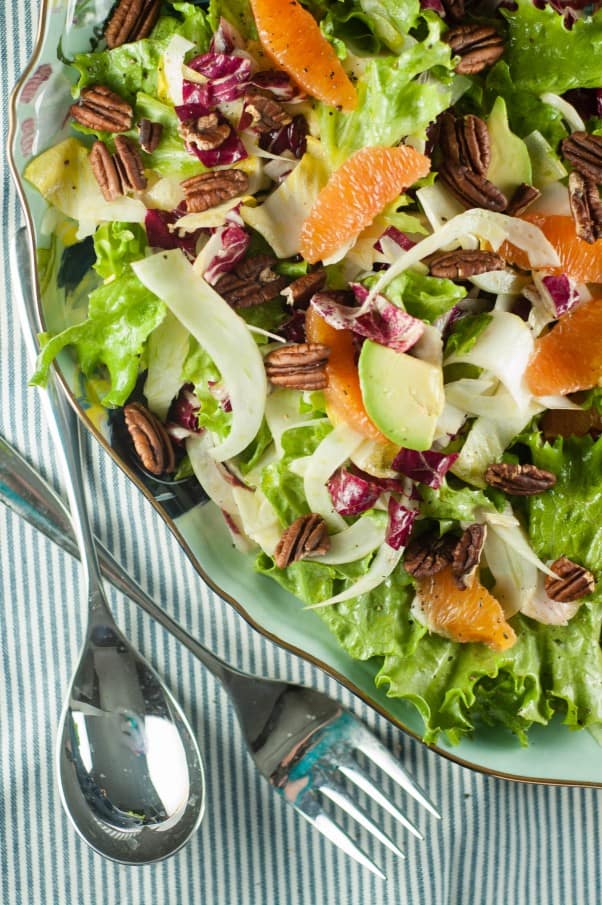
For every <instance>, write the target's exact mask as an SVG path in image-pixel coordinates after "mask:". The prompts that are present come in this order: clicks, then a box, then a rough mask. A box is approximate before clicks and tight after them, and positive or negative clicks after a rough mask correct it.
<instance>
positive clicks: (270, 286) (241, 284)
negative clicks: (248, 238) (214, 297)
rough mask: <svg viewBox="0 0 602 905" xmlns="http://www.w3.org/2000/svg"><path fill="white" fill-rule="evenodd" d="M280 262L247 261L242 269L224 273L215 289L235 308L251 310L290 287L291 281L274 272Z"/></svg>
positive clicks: (266, 258) (263, 257)
mask: <svg viewBox="0 0 602 905" xmlns="http://www.w3.org/2000/svg"><path fill="white" fill-rule="evenodd" d="M275 263H276V259H275V258H273V257H271V255H255V256H254V257H252V258H245V259H244V261H242V262H241V263H240V264H238V266H237V267H236V268H235V269H234V270H232V271H230V273H224V274H223V275H222V276H221V277H220V278H219V280H218V281H217V283H216V284H215V289H216V290H217V292H219V294H220V295H221V296H223V298H225V299H226V301H227V302H228V304H229V305H232V306H233V307H234V308H250V307H251V306H252V305H261V304H262V303H263V302H269V301H270V299H273V298H276V296H277V295H278V294H279V293H280V291H281V290H282V289H284V287H285V286H286V284H287V278H286V277H285V276H282V275H281V274H278V273H276V272H275V271H274V270H272V267H273V265H274V264H275Z"/></svg>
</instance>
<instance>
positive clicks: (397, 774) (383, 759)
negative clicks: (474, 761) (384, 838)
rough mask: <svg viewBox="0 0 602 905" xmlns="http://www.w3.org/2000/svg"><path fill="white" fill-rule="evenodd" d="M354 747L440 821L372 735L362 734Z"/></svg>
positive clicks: (368, 733)
mask: <svg viewBox="0 0 602 905" xmlns="http://www.w3.org/2000/svg"><path fill="white" fill-rule="evenodd" d="M354 744H355V747H356V748H357V749H358V750H359V751H361V752H362V753H363V754H365V755H366V757H369V758H370V760H371V761H373V762H374V763H375V764H376V765H377V766H378V767H380V769H381V770H383V771H384V772H385V773H386V774H387V775H388V776H390V777H391V779H393V780H395V782H396V783H397V784H398V785H400V786H401V788H402V789H403V790H404V791H405V792H407V793H408V795H411V796H412V798H414V799H415V800H416V801H417V802H418V803H419V804H421V805H422V807H423V808H425V809H426V810H427V811H428V812H429V814H432V816H433V817H436V818H437V820H441V814H440V813H439V812H438V811H437V809H436V808H435V807H434V806H433V805H432V804H431V803H430V801H429V800H428V798H427V797H426V796H425V795H424V793H423V792H421V790H420V789H419V788H418V786H417V785H416V783H414V782H413V780H411V779H410V777H409V776H408V774H407V773H406V772H405V770H404V769H403V768H402V767H401V766H400V764H399V763H398V761H397V760H396V759H395V758H394V757H393V755H392V754H391V752H390V751H389V750H388V748H385V746H384V745H383V744H381V743H380V742H379V741H378V739H377V738H375V737H374V736H373V735H372V733H370V732H368V731H367V730H366V731H365V732H362V734H361V736H360V738H359V739H357V740H354Z"/></svg>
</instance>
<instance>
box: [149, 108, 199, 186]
mask: <svg viewBox="0 0 602 905" xmlns="http://www.w3.org/2000/svg"><path fill="white" fill-rule="evenodd" d="M135 114H136V120H137V121H138V120H140V119H144V118H146V119H150V121H151V122H153V123H160V124H161V126H162V131H161V139H160V141H159V144H158V145H157V147H156V148H155V150H154V151H153V152H152V154H147V153H146V151H143V152H142V159H143V161H144V165H145V167H148V168H149V169H151V170H155V172H157V173H159V174H160V175H161V176H175V177H177V178H178V179H185V178H187V177H188V176H194V175H195V174H196V173H201V172H203V170H204V167H203V164H202V163H201V161H200V160H199V159H198V157H195V156H194V155H193V154H191V153H190V152H189V151H187V150H186V144H185V143H184V139H183V138H182V136H181V135H180V132H179V130H178V124H179V120H178V117H177V115H176V112H175V110H174V108H173V107H172V106H170V105H169V104H165V103H163V101H160V100H159V99H158V98H156V97H152V95H150V94H147V93H146V92H144V91H139V92H138V94H137V95H136V104H135Z"/></svg>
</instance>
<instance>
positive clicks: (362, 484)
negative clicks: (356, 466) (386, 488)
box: [327, 468, 381, 515]
mask: <svg viewBox="0 0 602 905" xmlns="http://www.w3.org/2000/svg"><path fill="white" fill-rule="evenodd" d="M327 486H328V492H329V494H330V498H331V500H332V505H333V506H334V508H335V509H336V511H337V512H338V513H339V515H361V513H362V512H366V510H367V509H371V508H372V506H374V504H375V503H376V501H377V499H378V498H379V496H380V494H381V489H380V487H378V486H376V485H375V484H373V483H372V482H371V481H370V480H366V479H365V478H363V477H360V476H359V475H356V474H353V473H352V472H350V471H347V469H345V468H339V469H338V471H335V473H334V474H333V476H332V477H331V478H330V480H329V482H328V485H327Z"/></svg>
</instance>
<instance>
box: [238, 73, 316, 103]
mask: <svg viewBox="0 0 602 905" xmlns="http://www.w3.org/2000/svg"><path fill="white" fill-rule="evenodd" d="M249 82H250V84H251V85H253V86H254V87H255V88H260V89H261V90H262V91H269V92H270V94H273V95H274V97H275V98H276V100H278V101H281V102H282V103H285V104H296V103H299V102H300V101H304V100H305V99H306V98H307V95H306V94H304V93H303V92H302V91H301V89H300V88H299V87H298V86H297V85H295V83H294V82H293V81H292V79H291V78H290V76H288V75H287V74H286V72H282V70H280V69H263V70H262V71H261V72H256V73H255V74H254V75H253V76H251V78H250V80H249Z"/></svg>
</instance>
